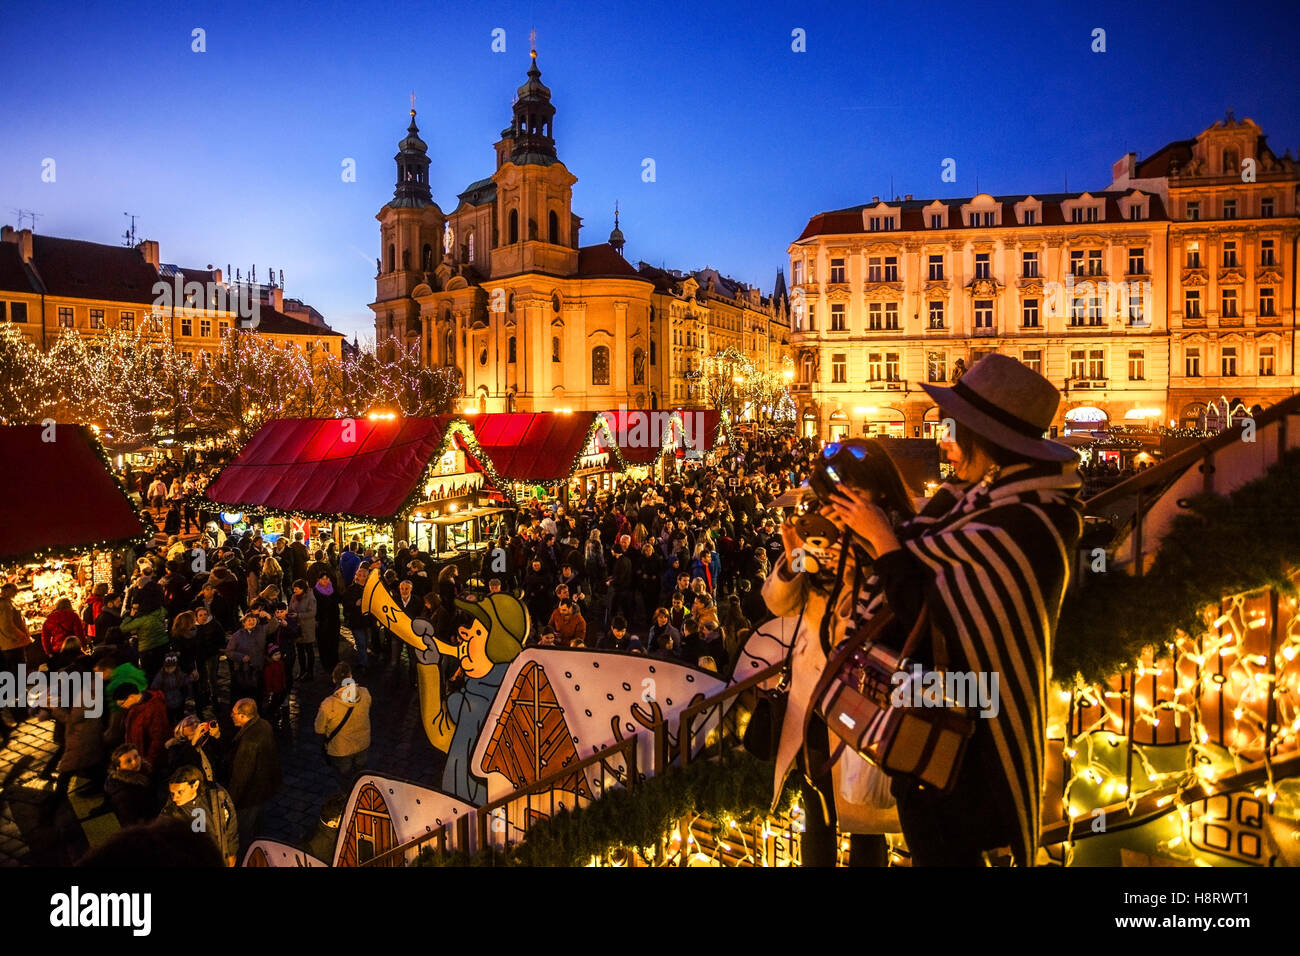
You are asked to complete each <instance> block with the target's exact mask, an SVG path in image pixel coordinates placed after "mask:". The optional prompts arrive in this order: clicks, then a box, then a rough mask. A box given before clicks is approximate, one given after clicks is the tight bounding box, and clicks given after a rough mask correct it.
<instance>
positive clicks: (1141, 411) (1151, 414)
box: [1124, 408, 1165, 420]
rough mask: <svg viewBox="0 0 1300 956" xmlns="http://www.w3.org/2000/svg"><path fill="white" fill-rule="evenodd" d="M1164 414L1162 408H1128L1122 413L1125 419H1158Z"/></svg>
mask: <svg viewBox="0 0 1300 956" xmlns="http://www.w3.org/2000/svg"><path fill="white" fill-rule="evenodd" d="M1164 413H1165V410H1164V409H1163V408H1130V409H1129V410H1128V411H1127V412H1125V413H1124V417H1125V418H1127V419H1130V420H1132V419H1135V418H1159V417H1160V416H1162V415H1163V414H1164Z"/></svg>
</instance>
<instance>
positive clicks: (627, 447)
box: [597, 408, 673, 465]
mask: <svg viewBox="0 0 1300 956" xmlns="http://www.w3.org/2000/svg"><path fill="white" fill-rule="evenodd" d="M601 414H602V415H604V416H605V419H606V421H608V422H609V425H610V430H611V431H612V432H613V435H614V441H615V442H616V443H617V445H618V450H619V453H620V454H621V455H622V456H623V460H624V461H626V462H627V463H628V464H629V465H649V464H653V463H654V462H655V461H656V460H657V459H658V458H659V456H660V454H662V453H663V448H664V442H665V440H666V439H667V437H668V436H669V434H670V433H671V432H672V429H671V428H670V425H669V422H670V421H671V419H672V414H673V413H672V412H670V411H664V410H652V411H646V410H642V409H636V408H631V409H629V408H620V409H618V410H617V411H612V412H601ZM602 434H603V432H598V433H597V440H598V441H600V436H601V435H602ZM601 447H604V445H603V443H602V445H601Z"/></svg>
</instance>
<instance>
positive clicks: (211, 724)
mask: <svg viewBox="0 0 1300 956" xmlns="http://www.w3.org/2000/svg"><path fill="white" fill-rule="evenodd" d="M207 727H208V733H216V732H217V731H219V730H220V729H221V725H220V724H219V723H217V722H216V721H215V720H209V721H208V723H207Z"/></svg>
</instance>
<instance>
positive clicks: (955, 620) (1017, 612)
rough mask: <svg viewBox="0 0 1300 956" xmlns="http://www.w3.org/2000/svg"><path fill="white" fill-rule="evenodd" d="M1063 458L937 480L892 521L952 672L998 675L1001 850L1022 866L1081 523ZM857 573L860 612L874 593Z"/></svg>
mask: <svg viewBox="0 0 1300 956" xmlns="http://www.w3.org/2000/svg"><path fill="white" fill-rule="evenodd" d="M1079 488H1080V480H1079V477H1078V474H1077V472H1076V471H1075V470H1074V466H1073V465H1069V466H1066V467H1064V468H1063V467H1062V466H1060V465H1055V464H1044V465H1014V466H1010V467H1008V468H1005V469H1003V470H1002V471H1001V472H1000V474H998V475H997V476H996V477H986V478H985V480H984V481H981V482H978V483H976V484H974V485H971V486H969V487H963V486H962V485H961V484H958V483H949V484H946V485H944V486H943V487H942V488H940V489H939V491H938V492H937V493H936V494H935V496H934V497H933V498H932V499H931V500H930V502H929V503H928V504H927V505H926V507H925V508H924V509H923V510H922V511H921V513H920V514H919V515H917V516H916V517H915V518H913V519H912V520H910V521H909V522H908V523H907V524H905V525H904V526H903V527H902V528H901V529H900V531H899V535H898V537H899V541H900V544H901V545H902V546H903V548H905V549H906V550H907V552H908V553H909V555H910V557H911V558H912V559H914V560H915V561H916V562H918V563H919V564H920V565H921V566H923V567H924V568H925V569H926V570H927V571H928V572H929V574H928V575H927V577H928V580H927V582H926V586H925V590H924V595H925V604H926V606H927V607H928V608H929V610H930V615H931V621H932V623H933V625H934V626H935V627H936V628H937V629H938V630H939V631H940V633H941V634H942V635H943V636H944V638H945V644H946V647H947V650H948V655H949V658H950V666H951V668H952V669H954V670H965V671H983V672H985V673H997V674H998V680H999V709H998V713H997V716H996V717H990V718H987V719H977V729H976V734H977V735H979V734H982V733H989V734H991V736H992V745H993V746H992V750H993V752H994V753H996V755H997V758H998V761H999V764H1000V766H1001V768H1002V770H1003V772H1004V773H1005V778H1006V781H1007V784H1008V786H1007V790H1009V792H1010V794H1011V797H1012V800H1013V802H1014V816H1015V818H1016V820H1017V822H1018V824H1019V826H1018V834H1017V839H1016V841H1015V843H1014V844H1013V846H1012V850H1013V852H1014V853H1015V856H1016V859H1017V860H1018V861H1019V862H1020V863H1022V864H1023V865H1033V862H1034V857H1035V853H1036V847H1037V842H1038V832H1039V821H1040V817H1041V802H1042V792H1043V785H1044V779H1045V777H1044V766H1043V765H1044V760H1045V748H1046V721H1047V696H1046V695H1047V689H1048V688H1047V685H1048V682H1049V681H1050V679H1051V649H1052V636H1053V634H1054V633H1055V631H1056V623H1057V618H1058V617H1059V615H1060V610H1061V601H1062V600H1063V598H1064V595H1065V588H1066V584H1067V582H1068V580H1069V574H1070V567H1071V565H1072V561H1073V557H1074V552H1075V548H1076V547H1077V545H1078V542H1079V537H1080V535H1081V534H1082V531H1083V518H1082V505H1081V503H1080V501H1079V498H1078V490H1079ZM884 600H885V597H884V589H883V587H882V585H881V581H880V579H879V578H878V577H875V576H873V577H872V578H871V579H870V580H868V581H867V583H866V585H865V586H864V589H863V591H862V594H861V595H860V601H861V603H860V605H859V614H861V615H864V616H870V615H871V614H874V613H875V612H876V611H877V610H878V609H879V607H880V606H881V604H882V603H883V602H884Z"/></svg>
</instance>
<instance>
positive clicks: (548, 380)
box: [370, 50, 664, 412]
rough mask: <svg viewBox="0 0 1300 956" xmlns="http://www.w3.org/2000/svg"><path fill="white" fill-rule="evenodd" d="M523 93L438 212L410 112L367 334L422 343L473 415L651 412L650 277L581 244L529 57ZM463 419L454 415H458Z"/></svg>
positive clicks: (612, 247)
mask: <svg viewBox="0 0 1300 956" xmlns="http://www.w3.org/2000/svg"><path fill="white" fill-rule="evenodd" d="M530 55H531V58H532V59H531V63H530V65H529V69H528V75H527V81H526V82H525V83H524V84H523V86H521V87H519V89H518V94H517V97H516V100H515V104H514V109H513V113H514V115H513V119H512V121H511V123H510V126H509V127H507V128H506V129H505V130H503V131H502V133H501V138H500V140H498V142H497V143H496V169H495V171H494V172H493V173H492V175H491V176H489V177H487V178H485V179H480V180H478V181H477V182H473V183H470V184H469V185H468V186H467V187H465V190H464V191H463V192H461V193H460V195H458V196H457V197H456V202H455V206H454V208H452V209H451V211H449V212H444V211H443V209H442V207H441V206H440V205H439V204H438V203H437V202H435V201H434V198H433V195H432V193H431V191H430V188H429V162H430V160H429V154H428V147H427V145H426V144H425V142H424V141H423V140H422V139H420V133H419V129H418V127H417V126H416V123H415V115H416V113H415V109H414V108H412V110H411V125H410V127H409V128H408V129H407V135H406V138H405V139H403V140H402V141H401V142H400V143H399V145H398V152H397V156H396V157H395V158H396V161H397V186H396V189H395V190H394V193H393V198H392V200H391V201H390V202H388V203H386V204H385V205H384V207H383V208H382V209H380V210H379V213H378V215H377V216H376V218H377V219H378V220H379V222H380V231H381V258H380V261H379V264H378V270H379V271H378V274H377V276H376V280H375V284H376V296H375V301H374V302H373V303H371V305H370V308H371V309H373V310H374V313H375V339H376V342H377V344H378V348H379V350H380V354H381V355H384V354H387V355H391V354H392V350H393V344H394V343H400V344H401V345H402V346H404V347H407V348H411V347H414V346H417V345H418V348H419V354H420V357H421V361H422V362H423V363H424V364H425V365H428V366H448V365H449V366H454V367H455V368H456V369H458V371H459V372H460V375H461V382H462V385H463V390H462V398H461V400H460V401H461V406H462V408H464V409H469V410H474V411H482V412H501V411H554V410H560V409H571V410H574V411H579V410H600V409H610V408H617V407H618V406H619V405H621V404H626V405H627V406H628V407H630V408H657V407H660V405H661V403H662V402H663V399H664V396H663V395H662V394H661V393H660V388H659V387H658V386H657V382H656V378H655V377H654V374H653V372H654V370H653V369H649V368H647V357H649V359H650V362H651V363H653V362H654V359H655V357H656V356H655V353H656V351H657V352H658V353H659V354H662V352H663V348H662V343H658V348H657V349H656V348H655V346H654V345H652V341H651V340H652V338H654V337H655V333H654V328H653V326H654V310H653V308H652V307H651V306H652V295H653V293H654V291H655V285H654V282H653V281H652V280H650V279H648V278H646V277H645V276H643V275H641V274H639V273H638V271H637V269H636V268H634V267H633V266H632V265H630V264H629V263H628V262H627V261H626V260H625V259H624V258H623V242H624V239H623V234H622V232H621V231H620V230H619V228H618V223H617V218H616V219H615V224H614V231H613V232H612V233H611V234H610V237H609V240H608V241H606V242H601V243H599V244H597V245H589V246H582V245H580V243H579V239H578V234H579V230H580V229H581V226H582V219H581V218H580V217H579V216H577V215H575V214H574V213H573V211H572V202H573V184H574V183H575V182H577V177H576V176H574V175H573V173H571V172H570V171H569V170H568V168H567V167H566V166H565V165H564V163H563V162H561V161H560V159H559V157H558V156H557V155H556V149H555V128H554V122H555V107H554V105H553V104H552V103H551V91H550V89H548V88H547V87H546V85H545V84H543V83H542V74H541V70H540V69H538V66H537V51H536V50H533V51H532V52H531V54H530ZM458 410H459V409H458Z"/></svg>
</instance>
